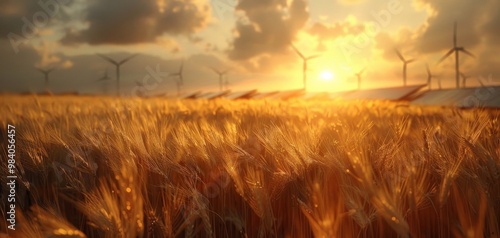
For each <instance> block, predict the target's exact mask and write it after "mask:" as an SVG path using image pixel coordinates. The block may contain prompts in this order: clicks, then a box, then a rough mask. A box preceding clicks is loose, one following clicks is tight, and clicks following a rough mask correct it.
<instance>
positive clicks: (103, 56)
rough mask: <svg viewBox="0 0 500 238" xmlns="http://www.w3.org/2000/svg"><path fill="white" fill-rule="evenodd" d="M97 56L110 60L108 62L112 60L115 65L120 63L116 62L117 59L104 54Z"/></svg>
mask: <svg viewBox="0 0 500 238" xmlns="http://www.w3.org/2000/svg"><path fill="white" fill-rule="evenodd" d="M97 56H99V57H101V58H103V59H104V60H106V61H108V62H110V63H112V64H114V65H118V62H116V61H115V60H113V59H111V58H109V57H108V56H105V55H103V54H97Z"/></svg>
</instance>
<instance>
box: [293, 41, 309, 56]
mask: <svg viewBox="0 0 500 238" xmlns="http://www.w3.org/2000/svg"><path fill="white" fill-rule="evenodd" d="M292 48H293V50H294V51H295V52H296V53H297V54H298V55H299V56H300V58H302V59H303V60H305V59H306V57H304V55H303V54H302V53H300V51H299V50H298V49H297V47H295V45H293V44H292Z"/></svg>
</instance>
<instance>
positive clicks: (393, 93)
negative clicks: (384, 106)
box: [342, 85, 425, 101]
mask: <svg viewBox="0 0 500 238" xmlns="http://www.w3.org/2000/svg"><path fill="white" fill-rule="evenodd" d="M423 87H425V85H415V86H407V87H397V88H377V89H368V90H357V91H351V92H350V93H346V94H345V95H344V96H342V99H345V100H391V101H396V100H403V99H405V97H407V96H409V95H410V94H413V93H415V92H417V91H418V90H420V89H421V88H423Z"/></svg>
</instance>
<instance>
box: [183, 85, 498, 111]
mask: <svg viewBox="0 0 500 238" xmlns="http://www.w3.org/2000/svg"><path fill="white" fill-rule="evenodd" d="M425 86H426V85H414V86H407V87H394V88H378V89H369V90H355V91H344V92H304V91H303V90H290V91H273V92H258V91H257V90H248V91H240V92H230V91H229V90H227V91H223V92H207V93H201V92H195V93H190V94H185V95H183V96H182V97H181V98H183V99H188V98H193V99H207V100H211V99H216V98H225V99H227V100H237V99H272V100H288V99H293V98H297V99H304V100H333V99H340V100H388V101H408V102H410V103H411V104H414V105H430V106H452V107H460V108H471V107H487V108H500V86H485V87H475V88H461V89H440V90H427V89H426V88H425Z"/></svg>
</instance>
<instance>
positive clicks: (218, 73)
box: [210, 67, 231, 92]
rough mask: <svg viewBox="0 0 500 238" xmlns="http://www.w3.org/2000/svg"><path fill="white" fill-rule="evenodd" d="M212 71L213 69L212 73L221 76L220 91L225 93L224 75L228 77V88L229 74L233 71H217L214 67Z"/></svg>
mask: <svg viewBox="0 0 500 238" xmlns="http://www.w3.org/2000/svg"><path fill="white" fill-rule="evenodd" d="M210 69H212V71H214V72H215V73H216V74H217V75H219V88H220V91H221V92H222V91H223V87H224V75H226V86H227V85H228V84H229V83H228V82H227V73H228V72H229V70H231V69H226V70H224V71H222V70H219V69H216V68H214V67H210Z"/></svg>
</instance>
